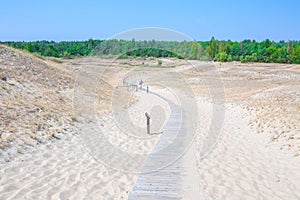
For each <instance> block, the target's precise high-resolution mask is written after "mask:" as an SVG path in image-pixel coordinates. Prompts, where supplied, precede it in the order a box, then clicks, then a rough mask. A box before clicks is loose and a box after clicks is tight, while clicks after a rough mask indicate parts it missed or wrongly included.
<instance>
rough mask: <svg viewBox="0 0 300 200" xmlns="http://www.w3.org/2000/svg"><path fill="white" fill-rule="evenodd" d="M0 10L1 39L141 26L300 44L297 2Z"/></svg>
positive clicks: (35, 3)
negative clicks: (294, 41)
mask: <svg viewBox="0 0 300 200" xmlns="http://www.w3.org/2000/svg"><path fill="white" fill-rule="evenodd" d="M0 7H1V12H0V27H1V28H0V41H7V40H15V41H16V40H25V41H28V40H55V41H61V40H86V39H89V38H94V39H106V38H109V37H111V36H112V35H115V34H118V33H120V32H123V31H126V30H130V29H135V28H142V27H161V28H168V29H173V30H176V31H179V32H182V33H184V34H186V35H188V36H190V37H192V38H194V39H196V40H210V39H211V37H212V36H215V38H216V39H219V40H223V39H224V40H227V39H231V40H238V41H239V40H243V39H255V40H258V41H261V40H264V39H266V38H269V39H271V40H275V41H279V40H300V25H299V23H300V22H299V19H300V12H299V8H300V1H298V0H285V1H281V0H278V1H277V0H251V1H250V0H249V1H246V0H236V1H234V0H227V1H226V0H210V1H207V0H205V1H201V0H198V1H197V0H195V1H191V0H187V1H177V0H173V1H162V0H151V1H140V0H139V1H137V0H128V1H121V0H120V1H115V0H109V1H108V0H107V1H98V0H91V1H89V0H87V1H78V0H51V1H40V0H27V1H23V0H10V1H2V2H1V3H0Z"/></svg>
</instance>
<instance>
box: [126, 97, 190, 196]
mask: <svg viewBox="0 0 300 200" xmlns="http://www.w3.org/2000/svg"><path fill="white" fill-rule="evenodd" d="M152 94H155V93H152ZM155 95H157V96H160V95H158V94H155ZM160 97H161V96H160ZM161 98H163V97H161ZM163 99H164V100H165V101H167V102H168V103H169V106H170V108H171V115H170V118H169V121H168V122H167V124H166V126H165V128H164V132H163V134H162V135H161V137H160V139H159V141H158V143H157V145H156V146H155V148H154V150H153V152H152V153H151V155H150V156H149V158H148V160H147V161H146V163H145V165H144V167H143V170H142V173H141V175H140V176H139V178H138V180H137V182H136V185H135V187H134V189H133V191H132V192H131V194H130V196H129V199H130V200H143V199H163V200H168V199H182V195H183V191H182V177H183V176H184V175H185V169H184V168H183V167H182V163H181V161H180V160H178V159H179V158H180V156H181V155H182V153H183V152H184V151H185V148H186V147H187V145H186V144H185V143H186V142H188V141H187V138H188V137H187V135H186V134H187V130H186V128H185V127H186V125H185V121H184V116H185V113H184V110H182V109H181V107H180V106H179V105H176V104H174V103H172V102H171V101H169V100H168V99H165V98H163Z"/></svg>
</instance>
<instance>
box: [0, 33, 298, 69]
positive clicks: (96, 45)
mask: <svg viewBox="0 0 300 200" xmlns="http://www.w3.org/2000/svg"><path fill="white" fill-rule="evenodd" d="M1 44H5V45H8V46H11V47H13V48H17V49H22V50H25V51H28V52H30V53H35V54H39V55H41V56H50V57H57V58H73V57H78V56H88V55H90V56H119V57H121V58H125V57H132V58H135V57H177V58H181V59H195V60H214V61H220V62H230V61H240V62H264V63H294V64H300V41H287V42H286V41H279V42H274V41H271V40H269V39H266V40H264V41H262V42H257V41H255V40H243V41H241V42H237V41H230V40H227V41H220V40H216V39H214V38H212V39H211V40H210V41H194V42H191V41H184V42H176V41H155V40H151V41H135V40H131V41H125V40H93V39H89V40H87V41H68V42H54V41H35V42H1Z"/></svg>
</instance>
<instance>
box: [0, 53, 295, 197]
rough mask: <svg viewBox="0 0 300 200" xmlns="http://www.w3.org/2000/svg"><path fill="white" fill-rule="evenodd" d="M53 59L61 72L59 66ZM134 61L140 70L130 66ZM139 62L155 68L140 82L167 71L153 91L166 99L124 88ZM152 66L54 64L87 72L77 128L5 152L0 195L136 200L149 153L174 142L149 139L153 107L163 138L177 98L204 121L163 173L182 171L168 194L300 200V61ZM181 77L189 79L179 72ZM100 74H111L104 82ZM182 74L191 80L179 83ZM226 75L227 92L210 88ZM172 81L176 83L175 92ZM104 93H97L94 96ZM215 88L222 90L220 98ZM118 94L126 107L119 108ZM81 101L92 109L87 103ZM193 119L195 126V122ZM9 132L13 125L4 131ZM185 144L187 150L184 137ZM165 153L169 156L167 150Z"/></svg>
mask: <svg viewBox="0 0 300 200" xmlns="http://www.w3.org/2000/svg"><path fill="white" fill-rule="evenodd" d="M39 62H40V61H39ZM47 62H48V65H49V66H48V67H49V68H50V69H53V68H52V67H51V66H52V64H53V63H52V64H51V62H50V61H47ZM47 62H46V64H47ZM129 62H132V64H131V65H128V64H126V63H129ZM140 62H145V65H148V64H147V62H149V66H150V67H147V68H143V70H140V69H139V70H136V71H133V72H131V73H133V74H137V75H136V76H132V75H131V76H130V78H131V80H133V81H134V82H136V81H137V80H139V78H140V76H141V75H142V76H143V78H145V80H146V76H147V75H145V73H144V72H145V71H144V70H146V71H147V73H148V74H150V75H151V73H154V74H155V72H156V71H158V70H160V71H159V73H161V74H162V77H163V81H161V82H160V84H157V85H150V88H151V91H153V92H155V93H156V94H158V95H154V94H151V93H150V94H147V93H146V92H145V91H142V90H138V91H135V88H131V89H129V90H127V89H126V88H121V87H119V88H117V86H120V83H122V80H123V78H124V77H126V76H128V75H130V74H128V71H129V69H130V68H131V67H132V66H138V65H139V63H140ZM164 62H166V63H168V65H170V66H171V65H172V66H173V65H174V63H175V64H176V60H175V59H170V60H168V59H165V60H164ZM153 63H156V61H153V60H149V61H147V60H143V61H141V60H138V59H136V60H131V61H130V60H126V62H125V61H124V60H117V61H114V62H112V60H107V59H99V58H85V59H80V58H77V59H74V60H65V61H64V63H63V64H55V65H57V66H55V68H57V67H62V68H63V69H64V70H67V71H68V72H70V73H71V74H72V73H73V72H74V73H78V70H79V67H80V66H86V68H85V71H81V72H82V74H81V75H82V77H81V78H82V79H80V80H81V81H83V83H84V84H82V85H81V86H82V87H80V88H78V87H77V88H76V85H75V90H76V89H77V92H79V93H76V94H77V95H78V94H79V96H77V97H82V98H81V99H80V98H79V99H78V101H76V99H75V104H74V105H75V108H74V116H73V117H74V121H73V122H74V123H70V124H68V125H67V124H64V125H63V126H60V127H59V128H61V129H62V131H61V133H60V134H58V133H57V134H55V136H56V137H50V138H49V139H48V140H47V141H45V142H44V143H38V144H36V145H35V146H34V148H32V150H31V151H30V152H28V151H20V152H15V153H14V155H13V159H11V160H9V162H7V160H5V157H6V156H7V152H11V151H13V150H12V149H13V148H11V149H9V148H4V149H2V150H1V152H2V153H1V154H0V158H1V162H0V199H128V198H129V197H130V195H132V194H134V188H138V187H139V184H141V181H139V180H141V179H143V178H141V177H143V174H140V173H141V172H143V170H144V167H145V166H147V164H146V165H144V164H145V163H147V160H148V158H149V155H154V154H153V153H156V151H155V148H156V145H157V144H160V143H163V142H165V141H163V140H164V139H163V138H167V137H162V135H161V134H153V135H147V134H146V127H145V116H144V114H145V112H146V111H150V112H151V114H152V117H153V121H152V127H151V128H152V131H153V133H160V132H163V133H162V134H164V128H165V127H166V126H167V124H168V122H169V120H170V119H171V118H170V117H171V116H172V111H174V107H172V106H170V102H173V103H174V104H176V105H177V106H179V107H180V106H182V105H185V106H182V109H183V110H184V111H183V113H186V114H184V115H183V116H185V117H190V118H191V120H190V121H193V120H195V119H197V126H196V132H195V134H194V135H192V136H194V140H193V141H190V143H188V144H190V146H189V147H190V148H188V150H187V151H186V152H185V154H184V155H183V156H182V157H180V159H178V160H176V162H175V163H174V164H173V165H172V166H170V168H164V170H168V169H172V170H174V169H176V170H175V171H176V173H177V175H174V177H175V176H176V177H175V178H176V182H174V183H172V184H173V185H176V187H179V189H178V190H176V193H174V192H173V193H172V192H169V191H168V192H167V193H166V194H170V195H171V196H169V197H170V198H171V197H172V198H175V199H299V198H300V192H299V191H300V190H299V189H300V188H299V185H300V173H299V169H298V168H299V166H300V160H299V156H298V155H299V149H300V146H299V134H298V133H299V131H298V124H299V123H297V122H298V121H299V120H298V119H299V112H298V111H299V108H298V106H299V105H298V102H299V99H300V97H299V93H298V90H297V89H298V85H299V84H298V83H299V77H298V75H299V70H298V69H299V66H298V65H287V66H281V65H277V66H276V67H272V66H269V65H267V66H266V65H265V64H257V65H254V64H253V65H250V64H248V65H247V64H238V63H228V64H218V63H217V64H213V65H215V66H216V68H217V69H218V72H219V73H220V74H219V75H220V76H218V75H217V74H215V73H214V72H213V71H212V70H211V69H210V65H211V63H199V62H196V61H191V62H186V61H182V60H181V61H180V62H178V65H179V67H178V68H168V67H166V68H160V69H157V68H153V67H154V64H153ZM191 63H192V64H194V66H193V67H191V65H190V64H191ZM151 64H152V65H153V66H152V65H151ZM2 66H7V64H2ZM107 66H109V67H107ZM151 66H152V68H151ZM53 67H54V66H53ZM103 72H105V73H103ZM141 72H143V73H141ZM173 72H174V73H173ZM41 73H42V72H41ZM172 73H173V74H172ZM176 73H179V75H180V76H177V77H176V76H175V77H174V76H170V75H174V74H176ZM99 74H102V75H103V76H101V78H100V79H97V76H99ZM70 76H71V75H70ZM181 76H182V77H183V79H182V80H184V81H186V82H176V80H177V79H178V78H179V77H181ZM128 77H129V76H128ZM220 77H221V80H222V83H223V86H224V92H225V95H220V94H219V93H218V91H220V90H215V91H210V90H211V89H212V88H214V87H217V86H218V84H219V83H220V82H218V80H217V79H218V78H220ZM95 81H99V82H100V83H101V84H98V85H97V88H96V89H95V88H93V87H92V86H94V85H95ZM151 81H153V82H157V78H156V77H155V76H154V77H151V76H150V78H149V82H151ZM145 82H146V81H145ZM169 82H170V83H174V85H173V86H174V87H166V83H169ZM185 83H188V84H189V86H190V87H191V88H193V91H194V93H195V96H194V97H195V99H194V100H195V101H196V103H197V106H196V107H198V113H199V116H193V115H192V114H191V113H194V111H193V110H192V107H193V105H192V104H190V105H189V104H184V102H180V100H182V99H180V98H179V97H178V95H180V94H182V95H183V96H184V97H186V100H187V102H189V101H190V100H193V98H192V96H191V93H189V92H188V91H184V84H185ZM3 84H4V83H3ZM5 84H6V83H5ZM49 87H50V86H49ZM69 89H70V88H69ZM176 89H178V91H179V92H177V93H176ZM62 91H64V92H62V93H61V94H62V95H63V97H62V98H65V101H67V99H68V98H69V97H68V96H67V94H68V95H70V93H72V90H71V91H70V90H66V89H64V90H62ZM95 91H96V94H97V95H93V94H94V93H95ZM75 92H76V91H75ZM113 92H115V93H113ZM212 92H215V93H216V94H215V96H214V97H215V99H213V98H212V96H211V95H212V94H213V93H212ZM83 94H84V95H83ZM80 95H83V96H80ZM176 95H177V96H176ZM114 98H116V99H115V100H118V101H116V102H115V104H111V99H114ZM222 98H223V99H222ZM46 100H47V98H46ZM275 100H276V101H275ZM88 101H90V103H89V102H88ZM270 101H271V102H270ZM76 102H77V103H78V104H76ZM82 102H85V104H83V105H82V106H80V103H82ZM118 102H119V103H118ZM124 102H126V105H125V106H124V104H123V103H124ZM1 103H3V101H2V99H1ZM59 105H61V104H59ZM112 105H113V106H112ZM76 106H77V107H76ZM65 109H67V110H68V109H69V107H67V106H66V108H65ZM172 109H173V110H172ZM187 111H188V112H187ZM124 113H126V115H124ZM189 114H190V115H189ZM223 114H224V117H223ZM2 115H3V116H2V117H6V115H5V114H2ZM118 116H121V117H123V116H127V120H125V122H128V124H126V123H124V124H123V122H124V121H122V120H121V119H122V118H118ZM216 117H217V118H216ZM218 117H220V119H218ZM185 119H187V118H185ZM118 120H121V121H118ZM129 122H130V123H129ZM186 123H187V124H188V127H190V126H189V120H187V121H186ZM220 123H221V124H220ZM120 124H122V126H121V127H120V126H119V125H120ZM191 124H192V123H191ZM1 128H2V129H3V128H5V127H4V126H2V125H1ZM219 128H220V132H218V129H219ZM2 129H1V130H2ZM46 130H48V129H46ZM80 130H84V131H83V132H82V131H80ZM186 130H189V129H186ZM100 133H101V135H100ZM128 133H130V134H128ZM187 137H190V135H188V134H187ZM99 138H100V139H99ZM102 139H105V140H102ZM209 142H212V143H211V144H210V143H209ZM178 144H179V143H178ZM182 144H184V145H186V144H185V142H184V141H182ZM208 144H209V145H208ZM158 146H159V145H158ZM187 146H188V145H187ZM15 147H16V146H15ZM111 147H117V148H111ZM14 150H15V151H16V149H14ZM99 150H101V151H99ZM102 151H103V152H102ZM118 152H127V154H126V155H132V158H131V160H129V162H128V163H126V164H127V165H126V167H129V168H125V169H132V168H130V167H132V166H135V167H136V168H135V170H131V171H130V170H124V168H121V167H120V165H118V164H119V163H122V162H123V161H124V160H125V158H126V157H122V155H123V154H119V155H118ZM5 153H6V154H5ZM103 153H104V154H103ZM140 155H143V156H142V157H141V156H140ZM164 155H165V156H167V157H168V154H167V153H166V152H164ZM112 156H115V157H112ZM118 156H119V157H118ZM135 156H136V157H135ZM109 158H111V160H109ZM138 158H139V159H138ZM150 160H151V159H150ZM166 160H167V159H165V160H164V161H166ZM103 161H104V163H103ZM107 161H108V162H107ZM134 161H136V163H135V162H134ZM152 164H153V165H152V167H155V165H154V164H155V163H152ZM123 167H124V165H123ZM172 167H173V168H172ZM175 171H174V172H175ZM159 174H164V172H162V173H156V175H157V176H156V181H157V180H158V181H159V180H160V179H163V178H164V177H163V175H162V176H160V175H159ZM167 174H172V172H170V171H167ZM149 177H151V176H149ZM174 180H175V179H174ZM150 181H151V180H150ZM161 182H162V183H163V181H161ZM144 186H147V185H145V184H144V185H143V187H144ZM160 187H163V186H160ZM168 187H170V188H171V186H170V185H168ZM149 188H152V189H153V188H155V187H154V186H151V187H149ZM157 193H159V191H157ZM174 194H176V195H175V196H174ZM172 195H173V196H172ZM132 196H134V195H132Z"/></svg>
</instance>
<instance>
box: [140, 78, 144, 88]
mask: <svg viewBox="0 0 300 200" xmlns="http://www.w3.org/2000/svg"><path fill="white" fill-rule="evenodd" d="M143 83H144V82H143V80H142V79H141V80H140V88H142V87H143Z"/></svg>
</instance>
